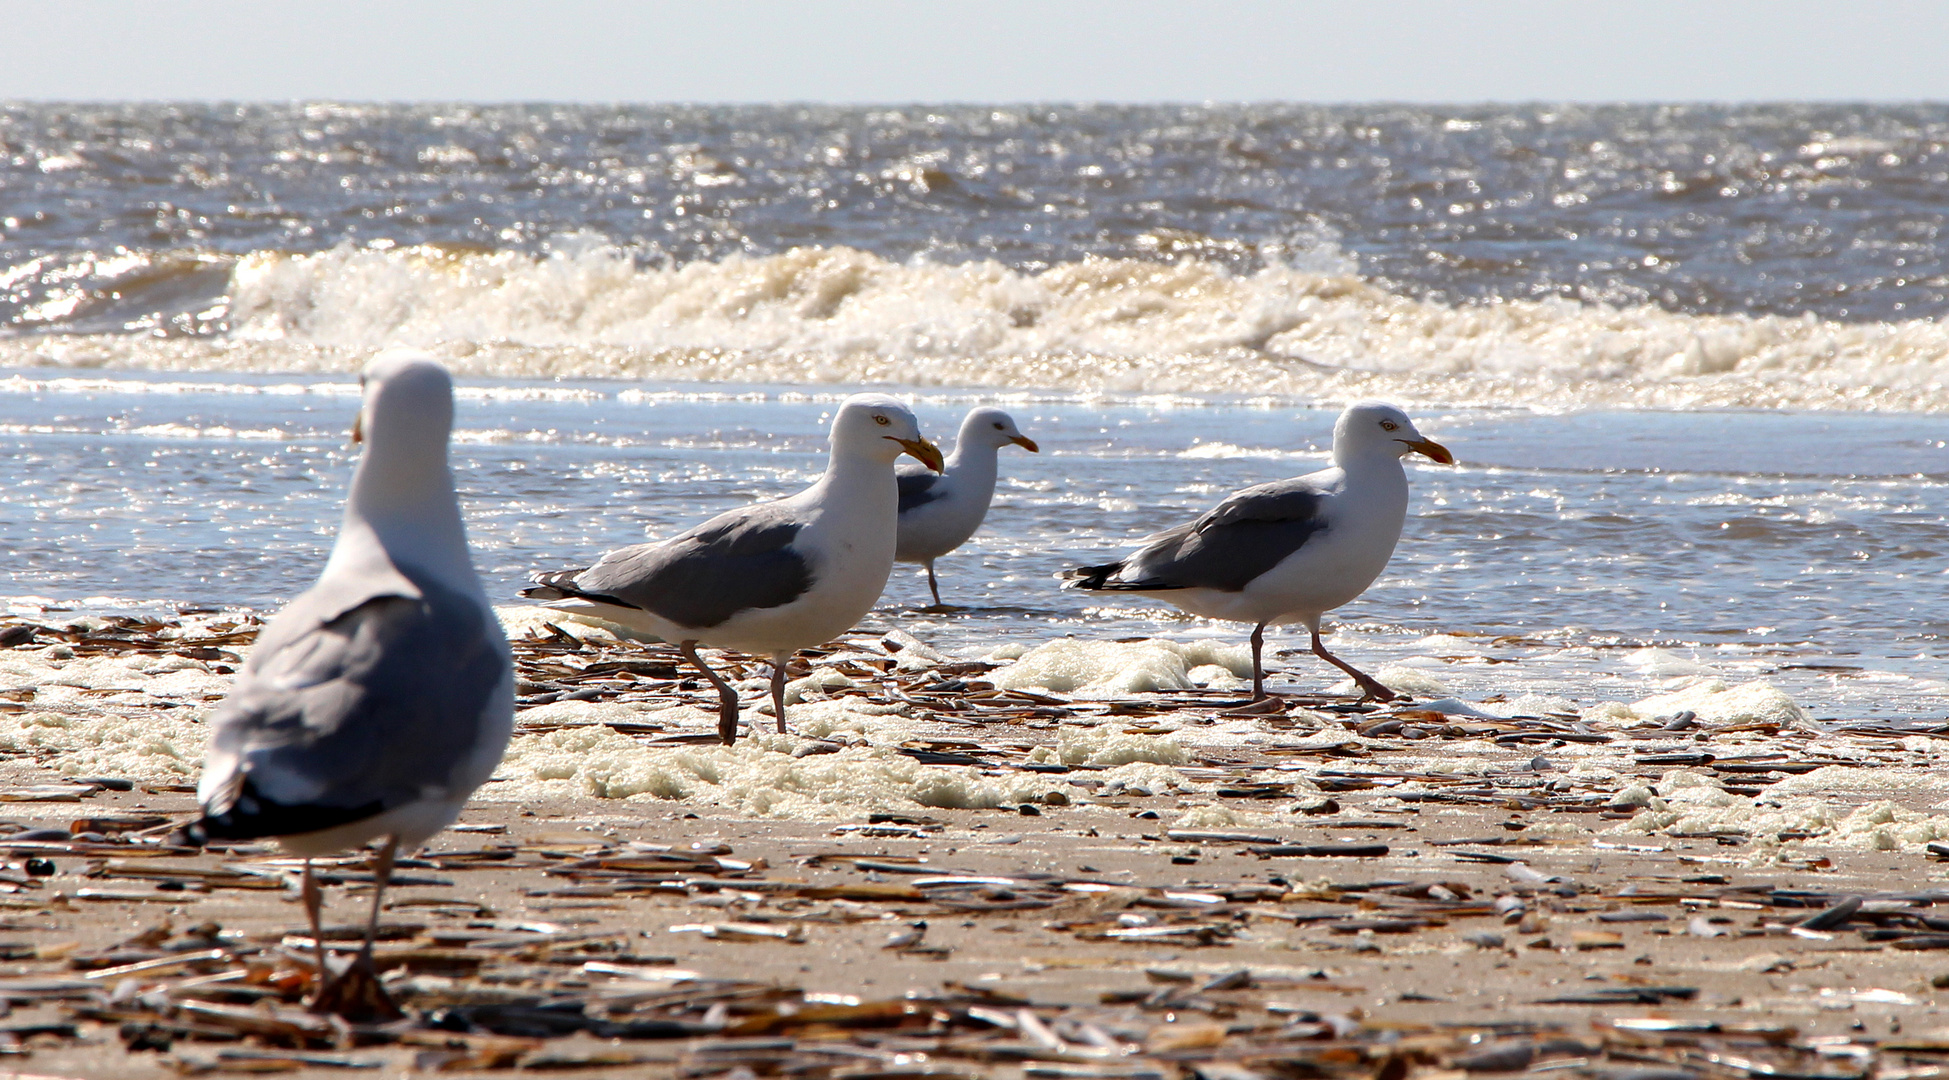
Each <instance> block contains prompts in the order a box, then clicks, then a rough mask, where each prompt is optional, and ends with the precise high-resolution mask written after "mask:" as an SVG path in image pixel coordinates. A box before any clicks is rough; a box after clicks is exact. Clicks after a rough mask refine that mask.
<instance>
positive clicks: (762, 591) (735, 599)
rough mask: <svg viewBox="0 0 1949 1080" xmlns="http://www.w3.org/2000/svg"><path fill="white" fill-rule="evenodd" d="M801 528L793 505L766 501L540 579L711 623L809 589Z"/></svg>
mask: <svg viewBox="0 0 1949 1080" xmlns="http://www.w3.org/2000/svg"><path fill="white" fill-rule="evenodd" d="M801 528H804V523H803V522H801V521H798V520H797V519H795V518H793V517H792V516H791V512H790V511H788V510H785V509H782V508H780V507H779V506H778V504H776V503H761V504H759V505H756V506H748V507H743V508H740V509H737V510H733V511H731V512H730V513H727V514H719V515H718V516H717V517H714V518H712V519H711V520H709V521H706V522H705V523H703V524H702V525H699V526H697V527H696V528H694V529H692V530H690V531H689V532H687V533H684V534H682V535H680V536H677V537H674V538H672V539H669V540H665V541H663V542H662V543H658V544H637V545H634V546H632V547H626V548H618V549H617V550H615V551H612V552H610V553H609V554H607V555H604V556H603V557H602V559H601V560H600V561H598V562H597V563H596V564H595V565H594V566H592V567H590V568H588V569H587V570H584V571H581V572H580V573H577V574H575V575H574V576H573V577H572V578H567V580H563V579H564V578H566V577H567V575H547V576H545V577H543V578H541V579H539V580H541V581H542V582H543V583H544V585H546V586H552V587H554V588H556V589H559V590H562V591H564V592H565V593H567V594H569V595H573V596H581V597H584V598H586V599H590V600H597V601H602V602H605V603H612V604H615V603H619V604H623V605H626V606H628V607H635V608H642V609H643V610H644V611H649V612H654V613H655V614H657V615H661V616H662V617H663V618H666V619H668V620H670V621H671V622H673V623H676V624H677V625H678V626H688V627H695V628H697V629H706V628H709V627H712V626H717V625H719V624H721V623H723V622H725V621H726V620H728V619H730V618H731V617H732V616H733V615H736V614H737V613H738V612H740V611H744V610H747V609H749V608H769V607H778V606H779V605H781V604H789V603H791V602H792V601H793V600H796V599H798V598H799V597H800V596H801V595H803V594H804V593H805V591H806V590H807V589H809V588H811V587H812V567H811V564H810V563H808V562H807V561H806V558H805V556H804V555H802V554H800V553H799V552H797V551H795V550H793V549H792V541H793V540H794V539H796V538H797V537H798V534H799V530H800V529H801Z"/></svg>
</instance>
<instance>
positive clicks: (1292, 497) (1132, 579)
mask: <svg viewBox="0 0 1949 1080" xmlns="http://www.w3.org/2000/svg"><path fill="white" fill-rule="evenodd" d="M1411 452H1414V453H1421V454H1426V455H1427V456H1429V457H1431V458H1433V459H1435V460H1436V461H1439V462H1441V463H1442V464H1444V465H1452V464H1454V462H1455V458H1454V456H1453V455H1451V454H1450V453H1449V452H1448V450H1447V448H1446V447H1443V446H1442V445H1441V444H1440V443H1437V442H1434V441H1432V440H1429V439H1427V438H1424V437H1423V436H1422V434H1421V432H1419V431H1417V430H1415V426H1414V421H1412V420H1410V419H1408V414H1407V413H1404V412H1402V411H1401V410H1400V409H1398V408H1396V407H1394V406H1393V405H1389V404H1387V403H1385V402H1380V401H1360V402H1355V403H1354V404H1352V405H1349V406H1348V407H1347V410H1346V411H1345V412H1343V413H1341V414H1340V420H1339V422H1338V423H1336V424H1334V425H1333V467H1332V468H1328V469H1322V470H1320V471H1319V472H1316V473H1310V474H1308V475H1306V476H1298V477H1294V478H1293V479H1290V480H1275V481H1273V482H1272V483H1269V484H1260V485H1258V486H1256V487H1249V488H1246V489H1244V490H1243V491H1235V492H1233V493H1232V494H1231V496H1230V497H1228V498H1226V499H1225V501H1223V502H1221V503H1219V504H1218V505H1217V506H1215V507H1213V508H1212V509H1211V510H1209V511H1207V512H1206V513H1205V514H1204V515H1203V516H1202V517H1199V518H1198V519H1197V520H1196V521H1192V522H1189V523H1188V524H1184V525H1179V526H1177V527H1176V528H1174V529H1167V530H1165V531H1164V532H1161V533H1158V534H1156V535H1155V536H1152V537H1150V538H1149V539H1148V540H1146V541H1145V543H1144V546H1143V547H1141V548H1138V549H1137V550H1136V551H1135V552H1133V553H1132V554H1130V555H1129V556H1126V557H1125V558H1123V559H1120V560H1118V561H1116V562H1113V563H1105V564H1103V565H1102V566H1085V567H1081V568H1079V569H1076V570H1070V571H1068V572H1066V573H1064V574H1063V575H1061V576H1062V578H1063V587H1064V588H1072V589H1085V590H1089V591H1097V592H1127V593H1136V594H1138V595H1141V596H1150V597H1153V598H1155V599H1158V600H1166V601H1169V602H1170V603H1172V604H1176V605H1177V606H1178V607H1180V608H1183V609H1184V610H1185V611H1188V612H1191V613H1192V614H1194V615H1203V616H1205V617H1206V618H1211V619H1229V620H1232V621H1236V622H1249V623H1254V624H1256V625H1254V626H1253V628H1252V700H1254V701H1258V700H1260V699H1262V698H1264V697H1265V667H1264V663H1263V661H1262V659H1261V651H1262V650H1263V648H1264V645H1265V628H1266V627H1267V626H1270V625H1272V624H1274V623H1289V622H1298V623H1303V624H1305V626H1306V628H1307V629H1308V630H1309V631H1311V632H1312V635H1313V652H1314V653H1315V654H1316V655H1318V656H1319V657H1320V659H1322V660H1325V661H1326V662H1327V663H1329V664H1332V665H1333V666H1334V667H1337V668H1339V669H1340V670H1341V671H1344V672H1346V673H1347V674H1348V675H1350V676H1352V677H1353V680H1354V682H1355V683H1357V684H1358V685H1359V686H1360V689H1361V693H1362V698H1363V700H1365V699H1368V698H1372V699H1375V700H1379V701H1391V700H1393V698H1394V697H1395V696H1396V695H1395V693H1394V692H1393V691H1392V690H1389V689H1388V688H1387V687H1385V686H1382V685H1381V684H1380V683H1378V682H1376V681H1374V679H1372V678H1370V677H1369V676H1367V675H1366V674H1363V673H1362V672H1360V671H1357V670H1355V669H1354V667H1353V665H1351V664H1348V663H1346V662H1344V661H1342V660H1341V659H1340V658H1339V657H1337V656H1334V655H1333V654H1332V653H1330V652H1327V651H1326V645H1325V644H1324V643H1322V642H1321V641H1320V616H1321V615H1323V614H1325V613H1326V612H1328V611H1331V610H1332V609H1334V608H1336V607H1339V606H1340V605H1341V604H1344V603H1346V602H1347V601H1349V600H1352V599H1353V598H1354V597H1356V596H1359V595H1360V594H1361V593H1363V592H1365V591H1366V590H1367V587H1368V586H1369V585H1372V584H1373V583H1374V579H1375V578H1378V577H1379V576H1380V574H1381V571H1382V570H1383V569H1385V568H1386V567H1387V560H1388V558H1389V557H1390V556H1391V555H1393V553H1394V544H1395V542H1396V541H1398V540H1399V539H1400V538H1401V526H1402V525H1403V524H1404V523H1405V522H1406V520H1407V512H1408V477H1407V473H1406V471H1405V470H1403V469H1402V468H1401V459H1402V458H1403V457H1405V456H1406V455H1407V454H1409V453H1411Z"/></svg>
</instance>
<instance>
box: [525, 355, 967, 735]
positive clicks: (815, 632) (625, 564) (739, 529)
mask: <svg viewBox="0 0 1949 1080" xmlns="http://www.w3.org/2000/svg"><path fill="white" fill-rule="evenodd" d="M831 443H832V452H831V457H830V458H829V460H828V463H827V465H826V472H825V475H824V476H821V477H820V478H819V482H818V483H816V484H813V485H812V486H811V487H809V488H806V489H805V490H804V491H801V492H799V493H798V494H797V495H793V496H790V497H788V498H784V499H779V500H777V501H775V502H765V503H756V504H753V505H751V506H745V507H740V508H739V509H736V510H732V511H729V512H727V513H723V514H719V515H718V516H716V517H714V518H712V519H710V520H709V521H706V522H704V523H703V524H702V525H699V526H697V527H696V528H694V529H691V530H690V531H689V532H685V533H681V534H679V535H677V536H675V537H672V538H671V539H668V540H663V541H658V542H655V543H649V544H635V545H632V546H630V547H625V548H617V549H616V550H615V551H612V552H610V553H609V554H607V555H604V556H603V557H602V558H601V559H599V560H597V562H596V564H595V565H594V566H590V567H585V568H582V569H576V570H556V571H552V572H549V573H540V574H536V575H534V578H533V580H534V581H535V585H534V587H532V588H528V589H523V590H522V592H521V595H523V596H525V597H528V598H529V599H531V600H539V601H541V602H542V603H543V605H544V606H546V607H552V608H559V609H561V610H564V611H573V612H577V613H580V614H585V615H593V616H596V617H597V618H602V619H608V620H609V621H611V622H616V623H621V624H622V625H624V626H627V627H629V628H630V629H632V630H638V631H641V632H643V633H647V634H653V635H655V636H657V637H659V638H662V639H663V640H665V641H674V642H676V643H677V647H678V649H679V650H681V651H682V653H683V655H684V658H685V659H686V660H689V661H690V662H691V663H692V664H695V665H696V666H697V669H698V670H699V671H701V672H703V673H704V677H705V678H707V679H709V680H710V681H711V685H712V686H715V687H716V688H717V698H718V717H717V732H718V735H719V736H720V737H721V738H723V740H724V743H725V745H727V746H728V745H730V744H731V743H732V742H734V741H735V740H736V739H737V737H738V693H737V691H736V690H733V689H732V688H731V685H730V684H729V683H727V682H725V681H724V680H723V679H722V678H720V677H719V676H718V674H717V672H715V671H712V670H711V668H710V665H708V664H706V663H704V661H703V659H702V658H700V657H699V656H698V655H697V646H698V645H700V644H703V645H713V646H716V647H718V648H727V649H738V650H741V651H743V652H750V653H765V654H769V655H770V656H771V660H772V679H771V697H772V708H773V710H774V711H775V712H776V713H777V716H778V730H779V731H781V732H782V731H784V730H785V665H786V661H788V660H789V659H791V656H792V654H793V653H795V652H797V651H798V650H800V649H803V648H806V647H807V646H811V645H818V644H821V643H824V642H827V641H830V640H832V639H833V638H834V637H837V636H838V635H840V634H842V633H844V632H846V631H847V630H850V629H852V627H853V624H855V623H857V622H859V620H860V617H861V616H863V615H865V614H866V613H867V612H868V611H871V610H872V608H873V603H874V601H876V600H878V599H879V598H880V593H881V592H882V591H883V590H885V589H886V585H887V575H888V574H890V573H892V571H893V548H894V538H895V533H896V531H897V529H898V523H897V521H896V518H897V517H898V510H899V502H900V492H899V488H898V486H897V485H896V484H895V483H894V478H893V463H894V460H895V459H896V458H898V457H899V456H900V455H901V454H903V453H904V454H912V455H913V456H914V457H916V458H919V459H920V461H921V462H922V463H923V464H925V465H926V466H927V467H928V468H930V469H934V470H936V471H939V470H940V468H941V452H940V451H939V450H938V449H936V448H935V446H934V444H933V443H930V442H928V441H927V440H926V439H924V438H922V437H921V434H920V424H919V423H918V422H917V421H915V420H914V414H913V413H911V412H909V411H908V410H907V407H906V406H905V405H902V404H900V403H899V402H898V401H896V400H894V399H893V398H890V397H887V396H886V395H884V394H856V395H854V396H853V397H850V398H847V399H846V402H845V404H843V405H841V406H840V407H839V412H838V414H837V415H835V416H834V417H833V420H832V440H831Z"/></svg>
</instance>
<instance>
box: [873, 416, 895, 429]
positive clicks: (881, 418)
mask: <svg viewBox="0 0 1949 1080" xmlns="http://www.w3.org/2000/svg"><path fill="white" fill-rule="evenodd" d="M873 422H874V423H876V424H878V425H880V426H881V427H886V426H887V425H888V424H891V423H893V421H891V420H888V419H887V418H886V417H884V416H881V415H880V414H879V413H874V414H873Z"/></svg>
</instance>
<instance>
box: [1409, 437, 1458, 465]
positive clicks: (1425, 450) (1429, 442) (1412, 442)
mask: <svg viewBox="0 0 1949 1080" xmlns="http://www.w3.org/2000/svg"><path fill="white" fill-rule="evenodd" d="M1395 441H1396V442H1404V443H1407V444H1408V447H1409V448H1410V449H1412V450H1414V451H1416V452H1417V453H1422V454H1426V455H1428V456H1429V457H1431V458H1434V459H1435V460H1436V461H1439V462H1441V463H1442V464H1443V465H1453V464H1455V455H1454V454H1451V453H1449V452H1448V447H1446V446H1443V445H1442V444H1440V443H1438V442H1436V441H1435V440H1433V439H1396V440H1395Z"/></svg>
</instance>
